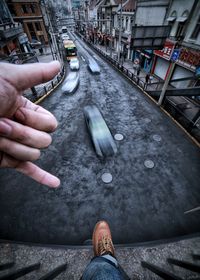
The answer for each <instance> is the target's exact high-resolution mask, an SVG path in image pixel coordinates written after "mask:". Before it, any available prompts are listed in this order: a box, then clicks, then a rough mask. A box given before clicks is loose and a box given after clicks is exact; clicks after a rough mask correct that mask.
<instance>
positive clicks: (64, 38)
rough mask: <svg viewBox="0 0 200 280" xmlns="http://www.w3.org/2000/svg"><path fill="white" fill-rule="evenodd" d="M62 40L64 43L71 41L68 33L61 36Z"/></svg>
mask: <svg viewBox="0 0 200 280" xmlns="http://www.w3.org/2000/svg"><path fill="white" fill-rule="evenodd" d="M61 38H62V40H63V41H64V40H69V35H68V34H66V33H64V34H61Z"/></svg>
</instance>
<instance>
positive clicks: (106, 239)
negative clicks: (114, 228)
mask: <svg viewBox="0 0 200 280" xmlns="http://www.w3.org/2000/svg"><path fill="white" fill-rule="evenodd" d="M92 244H93V250H94V255H95V256H102V255H105V254H110V255H112V256H113V257H114V255H115V251H114V246H113V243H112V236H111V232H110V228H109V225H108V224H107V223H106V222H105V221H100V222H98V223H97V224H96V225H95V228H94V231H93V235H92Z"/></svg>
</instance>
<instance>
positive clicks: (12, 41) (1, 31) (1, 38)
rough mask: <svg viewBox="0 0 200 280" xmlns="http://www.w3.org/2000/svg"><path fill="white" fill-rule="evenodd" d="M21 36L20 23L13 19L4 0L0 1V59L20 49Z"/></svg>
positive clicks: (21, 48) (21, 45)
mask: <svg viewBox="0 0 200 280" xmlns="http://www.w3.org/2000/svg"><path fill="white" fill-rule="evenodd" d="M20 36H21V37H20ZM22 37H23V28H22V25H21V24H20V23H16V22H15V21H14V20H13V17H12V15H11V14H10V11H9V9H8V6H7V4H6V2H5V1H4V0H2V1H0V59H3V58H7V57H8V56H11V55H14V54H16V53H17V52H21V51H22V50H23V41H22ZM20 38H21V41H20Z"/></svg>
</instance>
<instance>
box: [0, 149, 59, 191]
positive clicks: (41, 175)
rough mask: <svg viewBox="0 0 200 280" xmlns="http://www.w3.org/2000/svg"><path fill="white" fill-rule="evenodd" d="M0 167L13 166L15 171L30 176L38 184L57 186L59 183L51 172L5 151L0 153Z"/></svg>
mask: <svg viewBox="0 0 200 280" xmlns="http://www.w3.org/2000/svg"><path fill="white" fill-rule="evenodd" d="M0 167H9V168H15V169H16V170H17V171H19V172H21V173H23V174H25V175H27V176H29V177H31V178H32V179H33V180H35V181H37V182H38V183H40V184H43V185H46V186H49V187H51V188H57V187H58V186H59V185H60V180H59V179H58V178H57V177H55V176H53V175H52V174H50V173H48V172H46V171H44V170H43V169H41V168H39V167H38V166H37V165H35V164H33V163H31V162H27V161H26V162H22V161H19V160H16V159H15V158H12V157H10V156H9V155H7V154H5V153H0Z"/></svg>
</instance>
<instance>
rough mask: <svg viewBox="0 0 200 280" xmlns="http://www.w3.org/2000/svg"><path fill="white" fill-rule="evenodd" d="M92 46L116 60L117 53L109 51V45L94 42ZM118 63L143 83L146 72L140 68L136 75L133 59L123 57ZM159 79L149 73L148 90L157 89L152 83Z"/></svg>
mask: <svg viewBox="0 0 200 280" xmlns="http://www.w3.org/2000/svg"><path fill="white" fill-rule="evenodd" d="M94 46H96V47H97V48H98V49H100V50H101V51H103V52H104V53H105V54H107V55H109V56H111V57H112V58H113V59H115V60H117V58H118V53H117V52H116V51H113V50H112V52H111V50H110V48H109V47H105V46H102V45H99V44H95V45H94ZM120 63H121V64H122V66H123V67H124V68H126V69H127V70H128V71H129V72H130V73H132V74H133V75H135V76H136V77H138V78H139V79H140V80H141V81H142V82H143V83H145V77H146V75H147V73H146V72H145V71H144V70H143V69H141V71H140V73H139V75H137V65H136V64H134V63H133V61H131V60H130V59H125V60H124V61H122V60H121V61H120ZM159 81H160V80H159V79H158V78H156V77H155V76H153V75H151V80H149V83H148V90H157V89H158V88H157V87H158V85H155V84H154V83H158V82H159ZM163 83H164V82H163ZM151 84H152V86H151ZM153 84H154V85H153ZM162 85H163V84H160V85H159V86H161V88H162Z"/></svg>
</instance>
